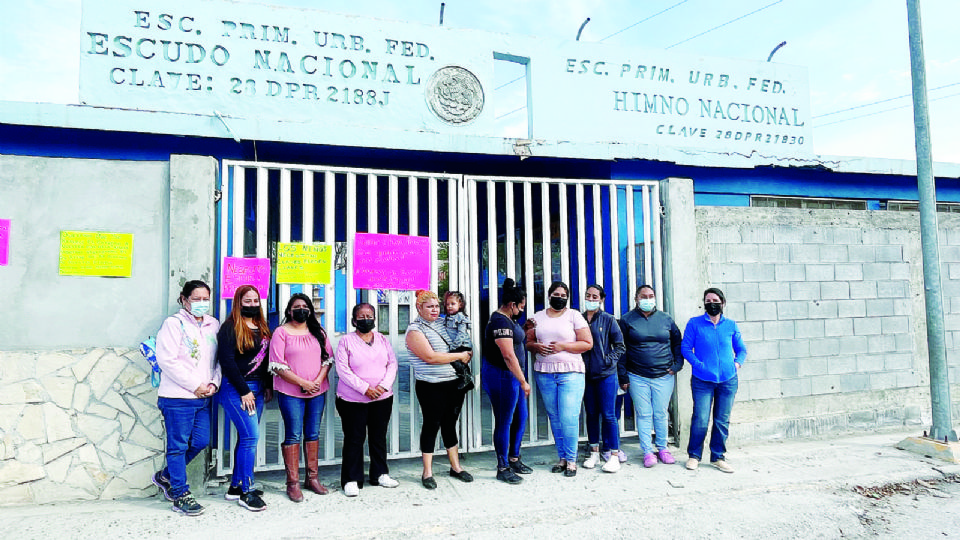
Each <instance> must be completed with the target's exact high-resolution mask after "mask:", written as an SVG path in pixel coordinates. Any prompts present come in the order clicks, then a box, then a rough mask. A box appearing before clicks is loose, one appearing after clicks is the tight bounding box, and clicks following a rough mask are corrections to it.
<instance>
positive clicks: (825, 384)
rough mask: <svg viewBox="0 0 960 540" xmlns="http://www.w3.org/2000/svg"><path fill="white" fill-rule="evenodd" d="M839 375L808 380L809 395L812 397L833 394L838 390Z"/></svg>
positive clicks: (820, 376)
mask: <svg viewBox="0 0 960 540" xmlns="http://www.w3.org/2000/svg"><path fill="white" fill-rule="evenodd" d="M840 383H841V380H840V376H839V375H818V376H816V377H811V378H810V393H811V394H813V395H821V394H834V393H836V392H837V391H838V390H839V386H840Z"/></svg>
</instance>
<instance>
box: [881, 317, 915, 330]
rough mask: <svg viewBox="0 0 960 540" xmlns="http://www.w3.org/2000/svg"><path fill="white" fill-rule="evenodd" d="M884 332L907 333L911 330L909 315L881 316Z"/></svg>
mask: <svg viewBox="0 0 960 540" xmlns="http://www.w3.org/2000/svg"><path fill="white" fill-rule="evenodd" d="M880 320H881V322H882V324H883V333H884V334H906V333H907V332H909V331H910V319H909V318H908V317H881V318H880Z"/></svg>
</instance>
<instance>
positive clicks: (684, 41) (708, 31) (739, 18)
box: [667, 0, 783, 49]
mask: <svg viewBox="0 0 960 540" xmlns="http://www.w3.org/2000/svg"><path fill="white" fill-rule="evenodd" d="M780 2H783V0H777V1H776V2H771V3H769V4H767V5H765V6H763V7H762V8H760V9H755V10H753V11H751V12H750V13H747V14H746V15H741V16H739V17H737V18H736V19H730V20H729V21H727V22H725V23H723V24H720V25H717V26H714V27H713V28H711V29H709V30H705V31H703V32H700V33H699V34H697V35H695V36H690V37H688V38H687V39H684V40H682V41H678V42H676V43H674V44H673V45H671V46H669V47H667V49H672V48H674V47H676V46H677V45H680V44H681V43H686V42H688V41H690V40H693V39H696V38H698V37H700V36H702V35H704V34H709V33H710V32H713V31H714V30H717V29H719V28H723V27H724V26H726V25H728V24H732V23H735V22H737V21H739V20H742V19H746V18H747V17H749V16H751V15H754V14H757V13H760V12H761V11H763V10H765V9H767V8H769V7H773V6H775V5H777V4H779V3H780Z"/></svg>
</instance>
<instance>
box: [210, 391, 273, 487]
mask: <svg viewBox="0 0 960 540" xmlns="http://www.w3.org/2000/svg"><path fill="white" fill-rule="evenodd" d="M246 383H247V386H248V387H250V391H251V392H253V396H254V399H255V400H256V404H257V414H255V415H252V416H251V415H250V413H249V412H247V411H245V410H244V409H243V408H242V406H241V405H242V402H241V400H240V394H239V393H238V392H237V389H236V388H234V386H233V385H232V384H230V381H228V380H227V378H226V377H224V378H223V382H222V385H223V386H221V387H220V393H219V394H217V397H218V398H219V401H220V405H221V406H222V407H223V411H224V412H225V413H227V418H229V419H230V421H231V422H233V425H234V426H236V428H237V446H236V448H235V450H234V452H233V456H234V462H233V475H232V476H231V478H230V485H231V486H232V487H239V488H240V490H241V491H243V492H244V493H247V492H248V491H250V490H251V489H253V467H254V466H255V465H256V464H257V441H259V440H260V416H261V415H262V414H263V385H262V383H261V382H260V381H246Z"/></svg>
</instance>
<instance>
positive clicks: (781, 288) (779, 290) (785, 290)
mask: <svg viewBox="0 0 960 540" xmlns="http://www.w3.org/2000/svg"><path fill="white" fill-rule="evenodd" d="M757 288H758V290H759V291H760V299H761V300H763V301H765V302H770V301H775V300H789V299H790V284H789V283H786V282H778V281H769V282H761V283H758V284H757Z"/></svg>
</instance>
